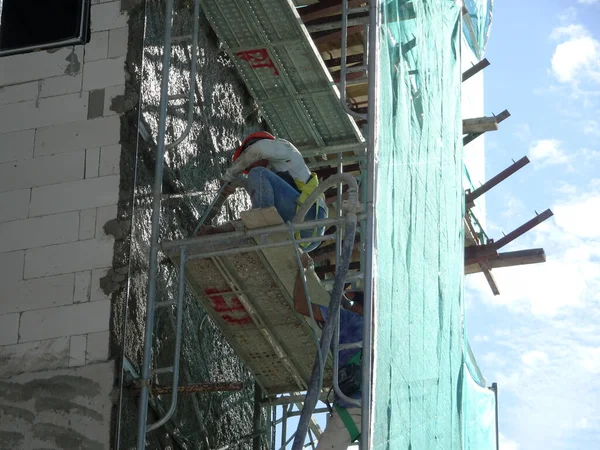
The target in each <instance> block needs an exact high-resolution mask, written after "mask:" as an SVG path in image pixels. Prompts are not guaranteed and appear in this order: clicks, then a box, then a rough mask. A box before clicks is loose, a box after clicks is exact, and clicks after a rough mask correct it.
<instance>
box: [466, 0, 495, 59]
mask: <svg viewBox="0 0 600 450" xmlns="http://www.w3.org/2000/svg"><path fill="white" fill-rule="evenodd" d="M465 7H466V8H467V11H468V12H469V16H471V21H472V23H473V29H474V31H475V36H473V38H475V39H472V37H471V36H470V34H469V33H466V34H465V38H466V39H467V43H468V44H469V46H470V47H471V49H473V51H474V52H475V54H477V53H480V54H482V55H483V52H484V51H485V47H486V45H487V40H488V37H489V35H490V26H491V24H492V11H493V9H494V0H465Z"/></svg>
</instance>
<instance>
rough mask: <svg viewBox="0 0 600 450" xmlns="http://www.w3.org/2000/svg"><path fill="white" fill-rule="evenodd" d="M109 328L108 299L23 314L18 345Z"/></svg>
mask: <svg viewBox="0 0 600 450" xmlns="http://www.w3.org/2000/svg"><path fill="white" fill-rule="evenodd" d="M17 316H18V314H17ZM0 317H2V316H0ZM109 326H110V301H109V300H106V301H101V302H87V303H78V304H74V305H69V306H58V307H56V308H46V309H39V310H36V311H27V312H24V313H22V315H21V324H20V327H19V338H20V342H30V341H40V340H43V339H50V338H55V337H63V336H75V335H78V334H86V333H95V332H99V331H107V330H108V329H109Z"/></svg>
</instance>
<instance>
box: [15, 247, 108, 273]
mask: <svg viewBox="0 0 600 450" xmlns="http://www.w3.org/2000/svg"><path fill="white" fill-rule="evenodd" d="M113 246H114V242H113V241H112V240H109V239H107V240H100V241H99V240H96V239H90V240H88V241H77V242H70V243H66V244H58V245H51V246H48V247H40V248H35V249H31V250H27V252H26V255H25V272H24V276H25V278H26V279H29V278H38V277H47V276H50V275H59V274H63V273H71V272H81V271H84V270H92V269H98V268H100V267H108V266H110V265H111V264H112V258H113Z"/></svg>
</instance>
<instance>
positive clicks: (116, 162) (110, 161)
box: [99, 144, 121, 177]
mask: <svg viewBox="0 0 600 450" xmlns="http://www.w3.org/2000/svg"><path fill="white" fill-rule="evenodd" d="M120 162H121V144H117V145H111V146H108V147H102V149H101V150H100V170H99V175H100V176H101V177H103V176H106V175H118V174H119V171H120Z"/></svg>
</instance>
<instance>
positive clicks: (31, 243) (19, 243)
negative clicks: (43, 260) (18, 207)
mask: <svg viewBox="0 0 600 450" xmlns="http://www.w3.org/2000/svg"><path fill="white" fill-rule="evenodd" d="M77 239H79V212H70V213H66V214H53V215H50V216H43V217H35V218H31V219H22V220H13V221H11V222H2V223H0V252H10V251H14V250H22V249H27V248H35V247H43V246H45V245H53V244H62V243H64V242H72V241H76V240H77Z"/></svg>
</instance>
